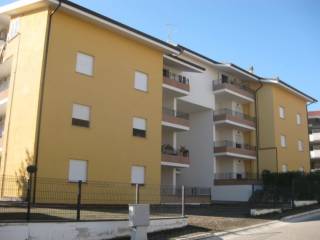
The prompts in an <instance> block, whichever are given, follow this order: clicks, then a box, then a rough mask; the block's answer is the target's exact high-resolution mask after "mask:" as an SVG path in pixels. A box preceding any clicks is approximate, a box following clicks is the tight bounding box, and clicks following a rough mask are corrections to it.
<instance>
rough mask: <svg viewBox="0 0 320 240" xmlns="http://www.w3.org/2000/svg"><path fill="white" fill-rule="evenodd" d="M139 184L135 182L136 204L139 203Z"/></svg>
mask: <svg viewBox="0 0 320 240" xmlns="http://www.w3.org/2000/svg"><path fill="white" fill-rule="evenodd" d="M139 194H140V193H139V184H136V204H139V200H140V199H139Z"/></svg>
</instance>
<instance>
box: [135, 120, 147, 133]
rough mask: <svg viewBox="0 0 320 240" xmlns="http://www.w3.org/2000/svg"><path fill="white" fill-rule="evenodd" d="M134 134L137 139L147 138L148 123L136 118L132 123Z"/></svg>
mask: <svg viewBox="0 0 320 240" xmlns="http://www.w3.org/2000/svg"><path fill="white" fill-rule="evenodd" d="M132 125H133V126H132V134H133V136H136V137H146V132H147V121H146V119H144V118H138V117H134V118H133V122H132Z"/></svg>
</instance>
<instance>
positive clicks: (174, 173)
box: [172, 168, 177, 194]
mask: <svg viewBox="0 0 320 240" xmlns="http://www.w3.org/2000/svg"><path fill="white" fill-rule="evenodd" d="M176 186H177V172H176V168H173V169H172V187H173V190H172V194H175V193H176Z"/></svg>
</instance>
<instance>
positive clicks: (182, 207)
mask: <svg viewBox="0 0 320 240" xmlns="http://www.w3.org/2000/svg"><path fill="white" fill-rule="evenodd" d="M184 201H185V200H184V185H182V186H181V216H182V217H184Z"/></svg>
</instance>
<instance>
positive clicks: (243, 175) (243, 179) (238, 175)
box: [214, 172, 257, 185]
mask: <svg viewBox="0 0 320 240" xmlns="http://www.w3.org/2000/svg"><path fill="white" fill-rule="evenodd" d="M253 183H257V174H256V173H252V172H229V173H215V175H214V184H215V185H248V184H253Z"/></svg>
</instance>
